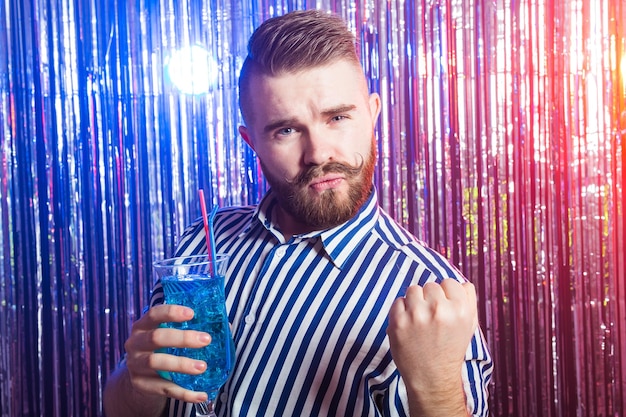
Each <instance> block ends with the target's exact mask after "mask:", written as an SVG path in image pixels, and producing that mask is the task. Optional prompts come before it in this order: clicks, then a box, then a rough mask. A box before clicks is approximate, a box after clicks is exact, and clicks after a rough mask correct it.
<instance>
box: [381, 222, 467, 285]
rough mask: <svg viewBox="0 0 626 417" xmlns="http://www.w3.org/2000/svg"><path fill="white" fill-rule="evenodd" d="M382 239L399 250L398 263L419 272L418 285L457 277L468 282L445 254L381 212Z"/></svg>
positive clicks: (417, 274) (417, 273) (417, 275)
mask: <svg viewBox="0 0 626 417" xmlns="http://www.w3.org/2000/svg"><path fill="white" fill-rule="evenodd" d="M374 231H375V233H376V234H378V237H379V238H380V239H381V240H383V241H384V242H385V244H387V245H389V247H390V248H391V249H392V250H394V251H396V252H397V253H396V255H397V257H396V262H397V263H400V264H402V263H408V264H412V268H411V269H414V270H415V271H416V282H415V283H420V284H422V285H423V284H425V283H426V282H429V281H437V282H439V281H441V280H443V279H445V278H454V279H457V280H458V281H461V282H464V281H466V279H465V278H464V277H463V275H462V274H461V272H460V271H459V270H458V269H457V268H456V267H455V266H454V265H453V264H452V263H451V262H450V261H449V260H448V259H447V258H446V257H445V256H444V255H442V254H441V253H439V252H437V251H436V250H434V249H432V248H430V247H429V246H428V245H427V244H426V243H424V242H422V241H421V240H419V239H417V238H416V237H415V236H414V235H413V234H412V233H411V232H409V231H408V230H407V229H405V228H404V227H402V226H401V225H399V224H398V223H397V222H396V221H395V220H394V219H393V218H392V217H391V216H390V215H389V214H387V213H386V212H385V211H384V210H381V213H380V217H379V220H378V222H377V224H376V227H375V230H374Z"/></svg>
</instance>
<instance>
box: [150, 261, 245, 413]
mask: <svg viewBox="0 0 626 417" xmlns="http://www.w3.org/2000/svg"><path fill="white" fill-rule="evenodd" d="M227 263H228V256H227V255H216V256H215V259H211V258H210V257H209V255H206V254H205V255H195V256H186V257H178V258H170V259H165V260H162V261H158V262H155V263H154V269H155V271H156V274H157V277H158V279H159V280H160V282H161V286H162V287H163V293H164V297H165V304H177V305H183V306H187V307H190V308H192V309H193V310H194V317H193V318H192V319H191V320H189V321H186V322H182V323H163V324H162V327H168V328H172V329H180V330H197V331H201V332H206V333H209V334H210V335H211V343H210V344H209V345H207V346H205V347H203V348H198V349H195V348H176V347H171V348H167V349H166V350H165V352H166V353H169V354H172V355H177V356H186V357H188V358H192V359H196V360H202V361H205V362H206V364H207V370H206V371H205V372H203V373H202V374H200V375H188V374H183V373H177V372H169V373H166V374H165V375H164V376H166V377H167V378H170V379H171V380H172V381H173V382H174V383H176V384H178V385H180V386H182V387H183V388H187V389H190V390H194V391H204V392H206V393H207V395H208V400H207V401H206V402H204V403H198V404H196V405H195V406H196V415H198V416H215V410H214V406H215V400H216V398H217V395H218V393H219V391H220V388H221V387H222V385H224V383H225V382H226V381H227V380H228V377H229V375H230V373H231V371H232V368H233V365H234V360H235V347H234V343H233V339H232V335H231V332H230V326H229V324H228V315H227V313H226V305H225V297H224V273H225V271H226V265H227ZM162 375H163V373H162Z"/></svg>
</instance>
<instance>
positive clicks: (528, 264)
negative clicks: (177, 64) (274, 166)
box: [0, 0, 626, 417]
mask: <svg viewBox="0 0 626 417" xmlns="http://www.w3.org/2000/svg"><path fill="white" fill-rule="evenodd" d="M303 8H322V9H326V10H329V11H334V12H336V13H339V14H341V15H342V16H343V17H345V18H346V19H347V20H348V21H349V22H350V25H351V28H352V29H353V30H354V32H355V34H356V35H357V38H358V39H359V41H360V46H361V54H362V56H363V57H364V67H365V69H366V72H367V74H368V76H369V79H370V83H371V87H372V89H373V90H374V91H378V92H379V93H380V94H381V96H382V100H383V113H382V115H381V120H380V123H379V127H378V139H379V154H380V163H379V165H378V170H377V172H376V184H377V186H378V188H379V190H380V197H381V203H382V204H383V206H384V207H385V209H386V210H388V211H389V212H390V213H391V214H392V215H393V216H394V217H395V218H396V219H397V220H398V221H400V222H401V223H403V224H405V225H406V226H407V227H408V228H409V229H410V230H412V231H413V232H414V233H415V234H416V236H418V237H419V238H420V239H422V240H424V241H426V242H427V243H428V244H429V245H431V246H432V247H433V248H435V249H437V250H438V251H440V252H442V253H443V254H445V255H446V256H448V257H449V258H450V259H451V260H452V261H453V262H454V264H455V265H457V266H458V267H459V268H460V269H461V270H462V271H463V272H464V273H465V274H466V275H467V276H468V278H469V279H470V280H472V281H473V282H474V283H475V284H476V286H477V288H478V292H479V310H480V319H481V323H482V326H483V329H484V331H485V334H486V336H487V339H488V342H489V344H490V346H491V349H492V353H493V356H494V362H495V368H494V374H493V383H492V386H491V397H490V402H491V410H492V415H493V416H574V415H576V416H589V417H591V416H620V415H624V414H625V413H626V399H625V397H624V395H625V394H624V388H625V387H626V322H625V317H626V306H625V303H624V300H626V294H625V292H626V290H625V280H626V271H625V264H626V248H625V236H626V224H625V223H624V207H625V205H626V197H624V194H623V185H624V179H625V177H626V174H625V173H624V165H625V163H626V157H625V156H624V149H625V146H626V143H625V142H626V104H625V102H626V89H625V87H624V86H625V80H624V77H626V60H625V59H624V58H623V57H624V56H625V55H626V44H625V28H624V25H625V23H624V22H626V3H625V2H624V1H623V0H619V1H611V0H556V1H548V0H532V1H531V0H520V1H511V0H494V1H489V2H484V1H480V0H470V1H462V0H440V1H435V0H432V1H428V0H421V1H402V0H389V1H385V2H377V1H374V0H363V1H361V0H356V1H346V0H343V1H340V0H337V1H330V0H326V1H322V0H320V1H286V0H284V1H248V2H240V1H235V0H231V1H228V0H226V1H220V2H217V1H210V0H203V1H201V0H198V1H195V0H181V1H174V2H171V1H165V0H152V1H146V0H138V1H133V2H126V1H120V0H109V1H86V0H77V1H73V2H68V1H63V0H48V1H43V0H4V1H3V2H2V3H1V5H0V361H1V366H0V378H1V379H0V410H1V414H2V416H17V415H24V416H59V417H61V416H63V417H65V416H99V415H102V407H101V397H102V395H101V391H102V387H103V384H104V382H105V380H106V377H107V375H108V374H109V372H110V371H111V370H112V369H113V368H114V367H115V366H116V364H117V361H118V360H119V358H120V356H121V354H122V353H123V342H124V340H125V338H126V337H127V335H128V333H129V330H130V325H131V323H132V321H133V320H134V319H136V318H137V317H138V315H139V314H140V311H141V309H142V307H143V306H145V305H146V303H147V299H148V295H149V290H150V287H151V284H152V279H153V278H152V276H151V268H150V265H151V262H152V261H153V260H155V259H158V258H161V257H163V256H165V255H169V254H171V253H172V251H173V248H174V245H175V241H176V237H177V236H178V235H180V233H181V232H182V230H183V229H184V227H185V225H187V224H188V223H189V222H191V221H192V220H193V219H194V218H196V217H197V216H198V214H199V204H198V200H197V193H196V191H197V189H198V188H204V189H205V192H207V193H208V196H207V198H208V199H209V200H210V203H213V204H220V205H222V206H225V205H231V204H250V203H254V202H256V201H258V199H259V197H260V196H261V195H262V193H263V192H264V190H265V184H264V182H263V179H262V175H261V172H260V169H259V167H258V165H257V163H256V160H255V158H254V156H253V154H252V153H251V151H250V150H249V149H247V148H246V146H245V144H244V143H243V141H242V140H241V139H240V138H238V134H237V125H238V123H239V122H240V119H239V114H238V107H237V93H236V85H237V84H236V80H237V74H238V69H239V67H240V66H241V63H242V60H243V57H244V56H245V46H246V42H247V38H248V36H249V34H250V33H251V31H252V29H253V27H255V26H257V25H258V24H259V23H260V22H261V21H263V20H264V19H266V18H268V17H270V16H273V15H277V14H283V13H285V12H287V11H290V10H293V9H303ZM190 44H201V45H205V46H206V47H207V48H209V50H210V51H212V53H213V54H214V58H215V59H216V60H217V62H218V63H219V65H220V76H219V79H218V82H217V85H215V86H214V87H213V88H212V89H211V91H210V92H208V93H207V94H205V95H202V96H185V95H183V94H181V93H179V92H178V91H177V90H176V89H175V88H174V87H173V86H172V85H170V84H169V83H168V81H167V79H165V77H164V73H163V65H164V62H165V61H166V59H167V57H168V54H169V53H170V52H171V51H172V50H173V49H175V48H178V47H180V46H184V45H190ZM622 71H623V73H622ZM621 74H624V75H621Z"/></svg>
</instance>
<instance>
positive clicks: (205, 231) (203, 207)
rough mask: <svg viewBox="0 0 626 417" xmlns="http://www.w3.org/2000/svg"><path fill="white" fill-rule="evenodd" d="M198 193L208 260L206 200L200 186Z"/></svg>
mask: <svg viewBox="0 0 626 417" xmlns="http://www.w3.org/2000/svg"><path fill="white" fill-rule="evenodd" d="M198 195H199V196H200V209H201V210H202V220H203V221H204V233H205V235H206V248H207V253H208V255H209V261H212V260H213V259H212V256H211V255H212V253H211V249H212V248H211V236H210V234H209V217H208V216H207V212H206V202H205V201H204V190H203V189H202V188H200V189H199V190H198Z"/></svg>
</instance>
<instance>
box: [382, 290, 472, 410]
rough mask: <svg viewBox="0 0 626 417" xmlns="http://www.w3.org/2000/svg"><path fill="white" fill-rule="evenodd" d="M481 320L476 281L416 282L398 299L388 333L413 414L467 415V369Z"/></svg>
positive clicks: (390, 318) (394, 305)
mask: <svg viewBox="0 0 626 417" xmlns="http://www.w3.org/2000/svg"><path fill="white" fill-rule="evenodd" d="M477 325H478V316H477V309H476V290H475V288H474V286H473V285H472V284H470V283H464V284H461V283H459V282H458V281H456V280H454V279H445V280H443V281H442V282H441V284H437V283H433V282H431V283H427V284H425V285H424V287H420V286H417V285H414V286H411V287H409V288H408V289H407V292H406V296H405V297H403V298H398V299H397V300H396V301H395V302H394V303H393V305H392V307H391V310H390V312H389V327H388V329H387V334H388V335H389V342H390V345H391V354H392V356H393V359H394V361H395V363H396V365H397V367H398V371H399V372H400V375H401V376H402V379H403V381H404V383H405V385H406V387H407V393H408V396H409V402H410V405H411V413H412V414H414V413H415V414H417V415H430V414H429V411H428V410H431V411H433V412H435V413H439V415H450V416H451V415H467V411H466V410H465V396H464V393H463V389H462V379H461V373H462V367H463V363H464V360H465V352H466V350H467V348H468V346H469V343H470V341H471V338H472V336H473V335H474V332H475V331H476V327H477ZM442 407H451V408H450V409H448V408H444V409H445V412H443V411H444V409H442ZM446 413H448V414H446ZM433 415H434V414H433Z"/></svg>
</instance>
